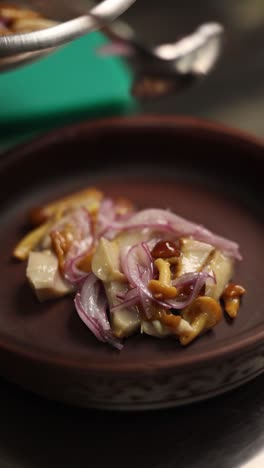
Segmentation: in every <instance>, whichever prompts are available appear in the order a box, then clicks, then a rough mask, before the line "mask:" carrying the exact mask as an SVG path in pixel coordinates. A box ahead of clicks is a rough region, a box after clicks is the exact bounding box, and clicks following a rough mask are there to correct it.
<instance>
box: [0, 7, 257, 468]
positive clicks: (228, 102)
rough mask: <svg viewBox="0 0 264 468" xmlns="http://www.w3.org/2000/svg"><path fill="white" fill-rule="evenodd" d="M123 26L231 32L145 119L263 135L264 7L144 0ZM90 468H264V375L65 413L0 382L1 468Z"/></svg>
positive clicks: (151, 36) (156, 33)
mask: <svg viewBox="0 0 264 468" xmlns="http://www.w3.org/2000/svg"><path fill="white" fill-rule="evenodd" d="M126 19H127V20H128V21H130V22H131V24H132V25H133V26H134V27H136V28H137V30H138V32H139V34H140V35H141V36H142V37H144V38H145V39H147V40H149V41H152V42H158V41H166V40H171V39H174V38H176V37H179V36H180V35H181V34H185V33H188V32H190V31H192V29H194V28H195V27H196V26H198V25H199V24H200V23H202V22H203V21H207V20H220V21H221V22H222V23H223V24H224V25H225V26H226V31H227V46H226V52H225V54H224V56H223V58H222V59H221V61H220V63H219V65H218V67H217V69H216V70H215V72H214V73H213V74H212V75H211V76H210V77H209V79H208V80H206V81H205V82H204V83H202V84H201V85H200V86H199V87H198V88H195V89H192V90H190V91H188V92H186V93H184V95H181V96H175V97H173V98H171V97H170V98H167V99H163V100H162V101H156V102H154V103H153V102H151V103H146V104H144V106H143V112H154V113H164V114H165V113H178V114H179V113H181V114H191V115H196V116H200V117H205V118H210V119H214V120H218V121H220V122H223V123H225V124H228V125H232V126H234V127H238V128H241V129H243V130H246V131H250V132H251V133H254V134H256V135H259V136H263V135H264V3H263V0H232V1H230V0H214V1H211V0H200V1H199V2H197V1H195V0H185V1H184V2H178V1H177V0H163V1H162V2H161V1H159V2H158V1H157V0H156V1H154V0H138V2H137V3H136V5H135V6H134V7H133V8H132V9H131V10H130V12H129V13H128V14H127V15H126ZM262 449H263V452H262ZM87 466H91V467H95V466H97V467H106V466H111V467H112V466H113V467H115V468H119V467H122V468H124V467H127V468H129V467H133V468H135V467H144V468H148V467H149V468H172V467H179V468H187V467H188V468H229V467H230V468H236V467H244V468H255V467H256V468H257V467H259V468H261V467H263V466H264V376H260V377H258V378H257V379H255V380H254V381H252V382H250V383H248V384H247V385H244V386H243V387H241V388H239V389H237V390H235V391H233V392H231V393H228V394H226V395H223V396H221V397H217V398H214V399H212V400H210V401H207V402H203V403H199V404H195V405H191V406H189V407H184V408H176V409H174V410H166V411H164V410H163V411H158V412H150V413H134V414H113V413H108V412H98V411H89V410H81V409H77V408H71V407H65V406H63V405H60V404H57V403H54V402H49V401H46V400H44V399H42V398H39V397H37V396H34V395H31V394H29V393H27V392H24V391H23V390H21V389H19V388H17V387H15V386H13V385H11V384H8V383H6V382H4V381H3V380H0V468H24V467H25V468H52V467H56V468H57V467H65V468H68V467H72V468H75V467H78V468H79V467H80V468H82V467H87Z"/></svg>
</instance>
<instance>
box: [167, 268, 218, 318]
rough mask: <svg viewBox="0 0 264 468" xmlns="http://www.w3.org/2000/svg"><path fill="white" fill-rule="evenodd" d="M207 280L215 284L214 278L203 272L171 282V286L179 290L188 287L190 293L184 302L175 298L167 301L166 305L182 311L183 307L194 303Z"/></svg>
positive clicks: (188, 274) (187, 275) (187, 274)
mask: <svg viewBox="0 0 264 468" xmlns="http://www.w3.org/2000/svg"><path fill="white" fill-rule="evenodd" d="M207 280H210V281H213V282H214V283H216V279H215V277H214V276H213V275H210V274H209V273H206V272H205V271H202V272H195V273H186V274H185V275H182V276H180V278H177V279H176V280H174V281H173V282H172V284H173V286H175V287H176V288H179V289H180V288H181V287H184V286H186V285H189V286H190V289H191V293H190V294H189V296H188V297H187V298H186V299H184V300H183V299H177V298H175V299H169V300H167V301H166V302H167V304H168V305H170V306H171V308H172V309H184V308H185V307H187V306H188V305H190V304H191V303H192V302H193V301H194V299H196V297H197V296H198V294H199V292H200V291H201V289H202V287H203V286H204V285H205V283H206V281H207Z"/></svg>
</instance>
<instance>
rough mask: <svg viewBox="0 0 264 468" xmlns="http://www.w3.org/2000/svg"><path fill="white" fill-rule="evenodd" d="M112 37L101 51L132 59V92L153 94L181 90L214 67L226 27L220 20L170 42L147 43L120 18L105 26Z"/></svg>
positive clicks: (136, 94)
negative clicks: (149, 45) (150, 44)
mask: <svg viewBox="0 0 264 468" xmlns="http://www.w3.org/2000/svg"><path fill="white" fill-rule="evenodd" d="M104 31H105V33H106V34H107V35H108V36H109V38H110V39H111V40H112V45H111V44H110V45H109V46H106V47H105V48H104V49H103V50H102V51H101V53H102V54H107V55H108V54H111V53H112V54H116V55H122V56H125V57H127V58H128V59H129V60H131V63H132V66H133V68H134V70H135V76H134V83H133V89H132V91H133V94H134V95H135V96H136V97H137V98H153V97H159V96H164V95H167V94H171V93H175V92H178V91H180V90H181V89H182V88H184V87H187V86H189V85H191V84H193V83H194V82H196V81H198V80H199V79H201V78H202V77H204V76H206V75H207V74H208V73H209V72H210V71H211V70H212V68H213V67H214V65H215V63H216V61H217V59H218V58H219V56H220V53H221V50H222V46H223V37H224V34H223V32H224V29H223V27H222V26H221V25H220V24H218V23H206V24H203V25H201V26H200V27H199V28H198V29H197V30H196V31H195V32H194V33H193V34H191V35H189V36H187V37H184V38H183V39H181V40H179V41H177V42H175V43H170V44H162V45H159V46H155V47H147V46H146V45H144V44H142V43H141V42H140V41H139V40H138V39H137V37H136V35H135V33H134V31H133V30H132V29H131V28H130V27H129V26H128V25H126V24H124V23H123V22H121V21H117V22H115V23H114V24H113V25H112V26H111V27H108V26H107V27H106V28H104Z"/></svg>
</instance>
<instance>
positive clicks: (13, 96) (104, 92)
mask: <svg viewBox="0 0 264 468" xmlns="http://www.w3.org/2000/svg"><path fill="white" fill-rule="evenodd" d="M105 42H106V39H105V37H104V36H103V35H102V34H101V33H92V34H89V35H87V36H85V37H82V38H81V39H78V40H76V41H74V42H72V43H71V44H69V45H67V46H66V47H63V48H61V49H59V50H57V51H56V52H55V53H53V54H51V55H49V56H47V57H45V58H43V59H42V60H39V61H38V62H35V63H33V64H31V65H27V66H25V67H22V68H19V69H17V70H14V71H9V72H6V73H2V74H0V149H1V150H3V149H6V148H9V147H11V146H14V145H15V144H17V143H19V142H21V141H24V140H26V139H29V138H31V137H32V136H33V135H36V134H40V133H43V132H44V131H46V130H48V129H51V128H54V127H58V126H61V125H64V124H67V123H70V122H76V121H79V120H82V119H84V118H92V117H101V116H107V115H120V114H127V113H130V112H133V110H134V109H135V103H134V101H133V99H132V98H131V96H130V92H129V91H130V84H131V74H130V71H129V70H128V68H127V67H126V66H125V65H124V63H123V62H122V61H121V60H119V59H117V58H113V57H100V56H98V54H97V53H96V51H97V50H98V48H99V47H100V46H101V45H103V44H104V43H105Z"/></svg>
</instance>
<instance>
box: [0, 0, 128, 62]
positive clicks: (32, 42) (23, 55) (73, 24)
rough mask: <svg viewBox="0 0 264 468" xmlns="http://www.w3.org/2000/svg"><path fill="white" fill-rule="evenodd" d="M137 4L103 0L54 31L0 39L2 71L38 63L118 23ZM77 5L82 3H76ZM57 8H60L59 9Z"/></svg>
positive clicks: (41, 31)
mask: <svg viewBox="0 0 264 468" xmlns="http://www.w3.org/2000/svg"><path fill="white" fill-rule="evenodd" d="M134 2H135V0H104V1H102V2H100V3H99V4H98V5H96V6H95V7H93V8H92V9H91V10H90V11H89V12H88V13H87V14H85V15H82V16H78V17H77V18H74V19H71V20H70V21H66V22H62V23H59V24H57V25H55V26H53V27H51V28H47V29H42V30H40V31H34V32H30V33H24V34H12V35H6V36H0V71H3V70H7V69H10V68H14V67H16V66H19V65H21V64H24V63H27V62H31V61H33V60H36V59H38V58H40V57H41V55H42V54H44V55H46V54H48V53H49V52H51V51H52V50H53V49H54V48H55V47H58V46H60V45H62V44H65V43H67V42H70V41H72V40H73V39H76V38H78V37H80V36H82V35H84V34H86V33H88V32H91V31H94V30H96V29H99V28H101V27H102V25H104V24H107V23H108V22H112V21H113V20H115V19H116V18H117V17H118V16H120V15H121V14H122V13H123V12H124V11H125V10H126V9H127V8H128V7H130V6H131V5H132V4H133V3H134ZM31 3H32V2H31ZM48 3H49V2H48ZM56 3H58V1H57V2H56ZM60 3H61V6H63V5H64V1H63V0H61V1H60ZM77 4H80V2H79V1H77ZM82 4H83V2H82ZM44 5H45V4H44ZM56 6H57V8H58V5H56Z"/></svg>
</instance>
